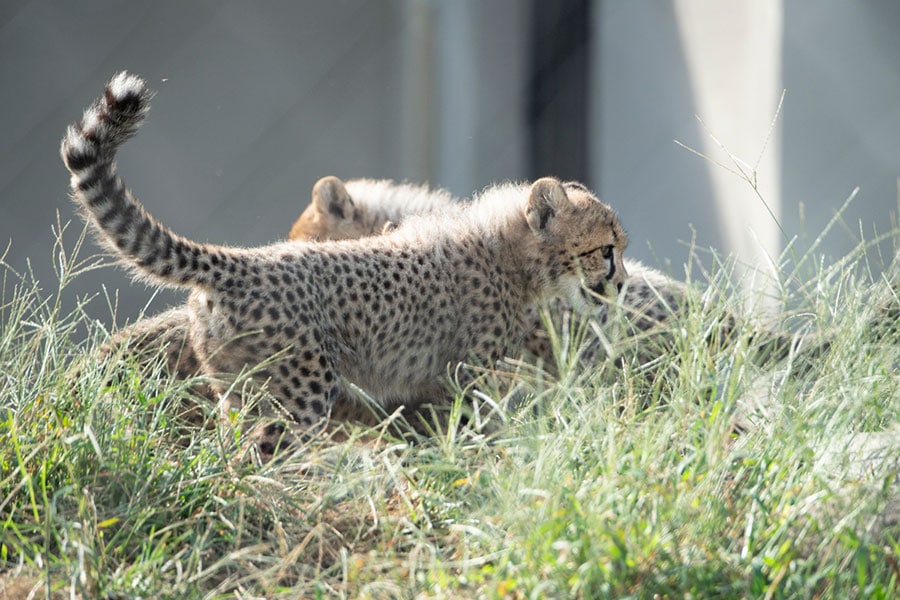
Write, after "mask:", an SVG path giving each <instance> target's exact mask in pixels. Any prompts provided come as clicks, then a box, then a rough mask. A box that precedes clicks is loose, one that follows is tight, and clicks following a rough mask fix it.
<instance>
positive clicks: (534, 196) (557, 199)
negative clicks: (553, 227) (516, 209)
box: [525, 177, 569, 233]
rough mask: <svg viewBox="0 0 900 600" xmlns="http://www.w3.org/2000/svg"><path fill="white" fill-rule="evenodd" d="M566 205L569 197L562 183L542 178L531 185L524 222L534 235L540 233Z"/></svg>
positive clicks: (550, 178) (551, 178)
mask: <svg viewBox="0 0 900 600" xmlns="http://www.w3.org/2000/svg"><path fill="white" fill-rule="evenodd" d="M568 203H569V197H568V196H567V195H566V189H565V188H564V187H563V185H562V183H560V182H559V180H558V179H555V178H553V177H543V178H541V179H538V180H537V181H535V182H534V183H533V184H531V193H530V195H529V196H528V206H526V207H525V220H526V221H528V226H529V227H530V228H531V230H532V231H533V232H534V233H540V232H541V231H543V230H544V229H546V228H547V224H548V223H549V222H550V220H551V219H553V217H554V216H556V213H558V212H559V211H561V210H563V209H564V208H565V207H566V205H567V204H568Z"/></svg>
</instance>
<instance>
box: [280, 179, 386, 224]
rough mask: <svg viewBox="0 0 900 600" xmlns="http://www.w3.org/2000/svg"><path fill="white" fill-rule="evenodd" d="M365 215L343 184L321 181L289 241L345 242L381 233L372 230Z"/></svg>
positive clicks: (314, 188) (334, 181) (335, 180)
mask: <svg viewBox="0 0 900 600" xmlns="http://www.w3.org/2000/svg"><path fill="white" fill-rule="evenodd" d="M365 212H366V211H365V206H360V205H358V204H357V203H355V202H354V201H353V198H352V197H351V196H350V193H349V192H348V191H347V187H346V186H345V185H344V182H343V181H341V180H340V179H338V178H337V177H334V176H328V177H323V178H321V179H319V180H318V181H317V182H316V184H315V186H313V190H312V202H310V204H309V206H307V207H306V210H304V211H303V212H302V213H301V214H300V217H299V218H298V219H297V221H296V222H295V223H294V225H293V226H292V227H291V233H290V239H292V240H344V239H355V238H361V237H365V236H368V235H372V234H373V233H375V234H377V233H380V230H376V231H373V230H372V224H371V223H369V219H367V218H366V214H365ZM379 226H380V224H379Z"/></svg>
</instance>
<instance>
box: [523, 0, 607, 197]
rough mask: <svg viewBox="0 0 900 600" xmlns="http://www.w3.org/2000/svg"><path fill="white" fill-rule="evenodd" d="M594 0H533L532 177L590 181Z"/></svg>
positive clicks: (530, 110) (530, 108)
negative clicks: (590, 98)
mask: <svg viewBox="0 0 900 600" xmlns="http://www.w3.org/2000/svg"><path fill="white" fill-rule="evenodd" d="M592 1H593V0H554V1H552V2H548V1H547V0H533V13H532V15H533V25H532V44H531V53H532V54H531V63H532V68H531V85H530V88H531V89H530V90H529V92H530V93H529V110H528V127H529V133H530V146H531V147H530V161H529V162H530V164H529V167H530V174H529V176H530V177H531V178H537V177H542V176H544V175H554V176H556V177H559V178H561V179H575V180H579V181H587V179H588V173H589V172H590V169H589V165H590V161H589V160H588V158H589V157H588V143H587V142H588V140H587V135H588V89H589V84H590V82H589V80H588V77H589V66H590V65H589V60H590V51H589V50H590V49H589V44H590V36H591V30H590V26H591V19H590V11H591V3H592Z"/></svg>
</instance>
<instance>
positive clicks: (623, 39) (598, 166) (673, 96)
mask: <svg viewBox="0 0 900 600" xmlns="http://www.w3.org/2000/svg"><path fill="white" fill-rule="evenodd" d="M898 31H900V3H898V2H896V1H894V0H866V1H859V2H852V3H851V2H846V1H844V0H819V1H817V2H815V3H812V2H800V1H799V0H796V1H794V0H784V1H782V0H758V1H754V2H752V3H750V2H744V1H743V0H673V1H671V2H665V1H631V2H621V1H616V0H605V1H602V0H596V1H590V0H564V1H557V2H545V1H541V0H492V1H491V2H479V1H477V0H454V1H452V2H446V1H439V0H369V1H366V0H321V1H316V2H311V1H305V2H298V1H287V0H284V1H265V2H254V3H250V2H237V1H231V2H228V1H194V2H182V1H175V0H162V1H155V2H141V3H138V2H114V1H98V0H87V1H79V2H63V1H61V0H60V1H56V2H51V1H41V0H31V1H28V0H24V1H22V0H2V1H0V119H2V132H3V134H2V135H0V245H2V246H6V244H7V242H8V241H9V240H11V245H10V248H9V252H8V254H7V256H6V259H5V260H6V262H7V263H8V264H9V265H11V266H12V267H13V268H15V269H19V270H21V269H23V268H24V267H25V265H26V259H30V262H31V265H32V268H33V269H34V271H35V273H36V274H37V276H38V277H39V278H40V279H41V282H42V285H43V286H44V288H45V289H47V290H52V289H55V287H56V283H55V276H54V275H53V269H52V264H53V259H52V240H53V236H52V233H51V225H52V224H53V223H54V222H55V220H56V216H55V215H56V211H59V213H60V215H61V218H62V220H63V221H64V222H65V221H67V220H72V221H73V223H72V226H71V227H70V230H69V231H68V233H67V236H66V237H67V239H68V240H69V242H70V243H71V241H72V240H74V239H75V237H76V235H77V233H78V232H79V231H80V230H81V228H82V224H81V221H80V220H79V219H78V218H77V217H76V216H75V213H74V211H73V207H72V205H71V203H70V202H69V200H68V197H67V185H68V176H67V173H66V172H65V169H64V167H63V165H62V163H61V161H60V160H59V157H58V154H57V151H58V145H59V139H60V137H61V136H62V133H63V131H64V128H65V126H66V124H67V123H69V122H71V121H73V120H74V119H76V118H77V117H78V116H79V115H80V113H81V110H82V108H83V107H85V106H86V105H87V104H88V103H89V102H90V101H91V100H92V99H93V98H94V97H95V96H96V95H98V94H99V93H100V91H101V90H102V86H103V84H104V82H105V81H106V80H107V79H108V78H109V77H110V76H111V75H112V74H113V73H115V72H117V71H118V70H121V69H128V70H130V71H133V72H136V73H138V74H141V75H143V76H144V77H146V78H147V79H148V80H149V82H150V84H151V86H152V87H154V88H155V89H156V90H157V91H158V95H157V97H156V99H155V102H154V105H153V111H152V113H151V116H150V118H149V121H148V123H147V125H146V127H145V128H144V129H143V130H142V132H141V133H140V135H139V136H138V137H137V138H136V139H135V140H133V141H132V142H131V143H129V144H128V145H127V146H126V148H125V149H124V151H123V153H122V155H121V158H120V160H119V165H120V169H121V172H122V174H123V175H124V176H125V178H126V180H127V181H128V183H129V185H130V186H131V187H132V189H133V190H134V191H135V193H136V195H137V196H138V197H139V198H140V199H141V200H142V201H143V202H144V204H145V205H146V206H147V207H148V208H149V210H150V211H151V212H152V213H153V214H154V215H155V216H157V217H158V218H160V219H161V220H162V221H163V222H164V223H166V224H168V225H170V226H171V227H172V228H173V229H175V230H176V231H177V232H178V233H180V234H183V235H186V236H189V237H191V238H194V239H198V240H207V241H214V242H217V243H226V244H241V245H258V244H263V243H265V242H268V241H271V240H275V239H279V238H283V237H285V236H286V234H287V231H288V229H289V227H290V225H291V223H292V222H293V220H294V218H296V216H297V215H298V214H299V213H300V211H301V210H302V209H303V208H304V206H305V205H306V204H307V203H308V201H309V193H310V192H309V191H310V189H311V187H312V185H313V183H314V182H315V181H316V180H317V179H318V178H319V177H321V176H323V175H327V174H335V175H338V176H341V177H344V178H352V177H379V178H382V177H384V178H393V179H397V180H403V179H409V180H414V181H427V182H430V183H431V184H433V185H436V186H444V187H447V188H449V189H450V190H452V191H453V192H454V193H456V194H459V195H461V196H466V195H469V194H471V193H472V192H473V191H475V190H478V189H481V188H482V187H484V186H486V185H488V184H490V183H491V182H495V181H501V180H506V179H514V180H519V179H534V178H537V177H539V176H542V175H547V174H554V175H558V176H560V177H565V178H574V179H580V180H583V181H584V182H585V183H587V184H588V185H589V186H590V187H592V188H593V189H594V190H595V191H597V192H598V194H599V195H600V196H601V197H602V198H603V199H604V200H605V201H606V202H609V203H610V204H612V205H613V206H615V207H616V208H617V209H618V211H619V213H620V215H621V217H622V219H623V222H624V224H625V225H626V227H627V229H628V230H629V232H630V236H631V246H630V248H629V255H630V256H632V257H636V258H639V259H642V260H644V261H645V262H647V263H649V264H651V265H654V266H660V267H662V268H664V269H666V270H669V271H670V272H671V273H672V274H673V275H676V276H683V275H684V262H685V260H686V259H687V257H688V253H689V250H688V247H687V242H689V241H690V240H691V239H692V237H693V236H694V235H695V233H694V232H696V241H697V244H698V245H699V246H701V247H713V248H716V249H717V250H719V251H722V252H724V253H733V254H734V255H735V256H737V257H738V258H739V259H740V260H741V261H742V262H743V263H747V264H749V265H754V264H759V263H760V256H763V255H765V254H769V255H777V254H778V253H779V252H780V251H781V249H782V248H783V246H784V238H783V237H782V235H781V233H780V232H779V231H778V229H777V227H776V226H775V224H774V221H773V220H772V217H771V216H770V215H769V210H771V211H772V212H773V213H774V214H775V215H776V216H777V218H778V219H779V220H780V222H781V223H782V225H783V227H784V229H785V231H786V232H787V234H788V236H795V235H796V236H803V235H805V236H808V237H815V236H816V235H817V234H818V233H819V232H820V231H821V230H822V228H823V227H824V226H825V224H826V223H827V222H828V220H829V219H831V218H832V216H833V215H834V213H835V211H836V209H837V208H838V207H839V206H840V205H841V204H842V203H843V202H844V200H845V199H846V198H847V196H848V195H850V193H851V191H852V190H853V189H854V188H855V187H857V186H859V188H860V193H859V195H858V197H857V198H856V200H855V201H854V203H853V204H852V205H851V206H850V208H849V209H848V210H847V212H846V213H845V215H844V222H845V226H840V227H838V228H836V229H835V231H834V232H833V233H832V234H831V235H829V236H828V238H827V243H826V244H825V245H824V246H823V248H822V251H823V252H824V254H825V255H826V261H827V260H829V259H831V258H833V257H837V256H840V255H842V254H844V253H846V252H847V251H848V250H849V249H850V248H852V247H853V246H854V245H855V244H856V243H857V241H858V239H859V237H860V231H861V230H862V232H863V233H864V234H865V236H866V237H872V236H873V235H874V232H876V231H878V232H883V231H886V230H888V229H889V228H890V226H891V225H892V223H896V213H897V177H898V176H900V34H898ZM782 90H786V91H787V92H786V96H785V100H784V105H783V109H782V112H781V115H780V117H779V120H778V122H777V125H776V126H775V128H774V129H772V130H771V131H770V128H769V124H770V123H771V122H772V119H773V117H774V116H775V113H776V109H777V107H778V104H779V98H780V97H781V94H782ZM696 116H699V117H700V119H702V124H701V122H700V121H698V119H697V118H696ZM704 127H705V128H707V129H708V130H709V131H710V132H711V133H712V134H714V135H715V136H716V138H717V139H718V141H719V142H720V143H721V145H722V146H724V147H725V148H727V150H728V151H729V152H731V153H732V154H734V155H736V156H737V157H738V158H739V159H742V160H743V161H746V163H747V166H746V167H745V168H746V169H747V171H748V172H750V171H752V170H754V167H755V170H756V172H757V181H758V183H759V190H760V192H761V194H762V196H763V198H765V200H766V203H767V204H768V205H769V208H768V209H766V207H765V206H764V205H763V204H762V202H761V201H760V199H759V198H758V197H757V196H756V195H755V193H754V191H753V189H752V188H751V186H750V185H749V184H748V183H747V182H745V181H742V180H741V179H740V178H739V177H737V176H735V175H733V174H732V173H729V172H728V171H727V170H725V169H723V168H721V167H717V166H715V165H713V164H712V163H711V162H708V161H706V160H703V159H701V158H698V157H697V156H696V155H694V154H692V153H691V152H689V151H687V150H685V149H684V148H682V147H680V146H679V145H678V144H676V143H675V142H674V140H678V141H679V142H681V143H683V144H685V145H688V146H690V147H692V148H695V149H696V150H698V151H700V152H703V153H706V154H709V155H711V156H713V157H714V158H715V160H717V161H720V162H723V163H725V164H727V165H729V166H731V167H733V164H732V163H731V159H730V158H728V156H727V155H726V154H725V153H724V152H723V150H722V149H721V148H720V147H719V146H718V145H717V143H716V142H715V141H714V140H713V139H712V138H711V137H710V136H708V135H707V133H706V132H705V130H704ZM801 215H803V218H801ZM87 249H88V251H89V252H90V253H93V252H96V249H97V246H96V245H94V244H93V243H90V244H89V245H88V248H87ZM876 266H877V265H876ZM104 286H105V289H106V290H108V292H109V294H110V296H111V297H114V298H117V299H118V300H117V302H118V308H117V310H116V314H115V315H112V314H111V312H110V309H109V308H108V307H107V304H106V301H105V300H103V299H102V298H98V299H95V300H94V301H92V302H91V304H90V305H89V307H88V310H89V312H90V314H91V315H92V316H93V317H94V318H97V319H100V320H102V321H103V322H105V323H107V324H112V323H113V322H114V321H115V322H116V323H117V324H119V325H121V324H122V323H124V322H125V321H127V320H130V319H133V318H134V317H135V316H136V315H137V314H138V312H139V310H141V308H142V307H144V306H145V304H146V303H147V301H148V299H149V298H150V297H151V292H152V290H150V289H148V288H146V287H145V286H144V285H141V284H131V283H130V282H129V279H128V277H127V275H126V274H124V273H123V272H122V271H121V270H118V269H114V268H105V269H102V270H99V271H94V272H91V273H88V274H86V275H85V276H83V277H81V278H79V279H78V280H77V281H76V282H75V284H74V285H73V286H72V287H71V288H70V290H69V292H68V295H67V296H66V298H67V302H68V303H70V304H72V305H74V301H75V300H74V299H75V297H76V296H79V295H81V296H83V295H87V294H92V293H96V292H97V291H98V290H101V289H104ZM181 298H182V296H181V295H180V294H178V293H176V292H165V293H163V294H161V295H159V296H157V297H156V299H155V300H154V301H153V303H152V305H151V306H150V308H149V310H150V311H151V312H158V311H159V310H162V309H163V308H165V307H166V306H168V305H170V304H174V303H178V302H180V301H181Z"/></svg>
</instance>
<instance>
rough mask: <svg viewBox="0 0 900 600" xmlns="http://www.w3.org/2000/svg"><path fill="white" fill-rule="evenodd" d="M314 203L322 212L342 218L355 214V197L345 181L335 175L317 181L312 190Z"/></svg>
mask: <svg viewBox="0 0 900 600" xmlns="http://www.w3.org/2000/svg"><path fill="white" fill-rule="evenodd" d="M312 203H313V205H314V206H315V207H316V208H317V209H318V211H319V212H320V213H322V214H327V215H331V216H333V217H336V218H338V219H340V220H345V219H349V218H350V215H351V214H353V198H351V197H350V192H348V191H347V186H345V185H344V182H343V181H341V180H340V179H338V178H337V177H335V176H333V175H329V176H327V177H323V178H321V179H320V180H318V181H317V182H316V185H314V186H313V190H312Z"/></svg>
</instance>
